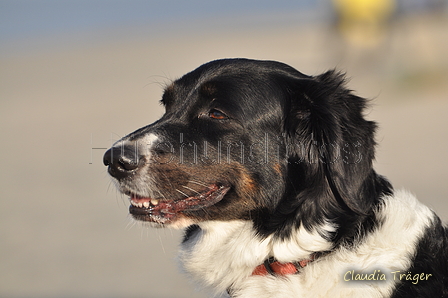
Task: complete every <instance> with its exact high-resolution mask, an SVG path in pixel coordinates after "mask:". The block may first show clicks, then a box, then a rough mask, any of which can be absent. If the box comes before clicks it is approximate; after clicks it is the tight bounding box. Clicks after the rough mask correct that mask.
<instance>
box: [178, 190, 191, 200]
mask: <svg viewBox="0 0 448 298" xmlns="http://www.w3.org/2000/svg"><path fill="white" fill-rule="evenodd" d="M176 191H177V192H178V193H180V194H183V195H184V196H185V197H187V198H189V197H190V196H189V195H187V194H186V193H184V192H182V191H181V190H178V189H177V188H176Z"/></svg>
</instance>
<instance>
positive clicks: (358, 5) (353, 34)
mask: <svg viewBox="0 0 448 298" xmlns="http://www.w3.org/2000/svg"><path fill="white" fill-rule="evenodd" d="M333 4H334V6H335V9H336V12H337V14H338V17H339V19H338V29H339V30H340V31H341V33H342V35H343V36H344V37H345V38H346V39H347V40H348V41H349V42H351V43H355V44H357V45H359V46H367V47H371V46H375V45H377V44H378V43H379V41H381V39H382V37H383V36H384V31H385V28H386V26H387V23H388V21H389V20H390V18H391V17H392V14H393V13H394V11H395V7H396V4H395V1H394V0H333Z"/></svg>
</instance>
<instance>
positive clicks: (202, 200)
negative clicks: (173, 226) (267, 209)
mask: <svg viewBox="0 0 448 298" xmlns="http://www.w3.org/2000/svg"><path fill="white" fill-rule="evenodd" d="M229 189H230V186H226V185H222V184H211V185H209V186H208V187H207V188H206V189H205V190H203V191H202V192H198V193H197V195H196V196H190V197H186V198H184V199H178V200H166V199H165V198H160V199H154V198H142V197H139V196H136V195H131V197H130V201H131V206H130V207H129V213H131V214H132V216H133V217H134V218H135V219H137V220H142V221H150V222H156V223H160V224H165V223H169V222H171V221H173V220H175V219H176V218H177V217H178V216H179V214H180V213H182V212H188V211H195V210H199V209H203V208H206V207H209V206H212V205H214V204H216V203H218V202H219V201H221V200H222V198H223V197H224V196H225V194H226V193H227V192H228V191H229Z"/></svg>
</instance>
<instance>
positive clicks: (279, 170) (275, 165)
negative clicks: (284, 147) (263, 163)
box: [273, 163, 283, 175]
mask: <svg viewBox="0 0 448 298" xmlns="http://www.w3.org/2000/svg"><path fill="white" fill-rule="evenodd" d="M273 168H274V171H275V172H276V173H277V174H279V175H282V174H283V173H282V166H281V165H280V164H279V163H276V164H274V166H273Z"/></svg>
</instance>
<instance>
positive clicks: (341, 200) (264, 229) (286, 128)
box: [104, 59, 388, 237]
mask: <svg viewBox="0 0 448 298" xmlns="http://www.w3.org/2000/svg"><path fill="white" fill-rule="evenodd" d="M161 102H162V104H163V105H164V107H165V109H166V112H165V114H164V115H163V116H162V118H160V119H159V120H158V121H156V122H155V123H153V124H151V125H148V126H146V127H143V128H141V129H139V130H137V131H135V132H133V133H131V134H129V135H128V136H126V137H124V138H123V139H122V140H120V141H118V142H117V143H116V144H115V145H114V146H113V147H112V148H111V149H110V150H108V151H107V152H106V154H105V156H104V163H105V164H106V165H107V166H108V167H109V173H110V174H111V175H112V176H113V177H114V178H115V180H116V182H117V185H118V187H119V189H120V191H121V192H123V193H124V194H126V195H128V196H129V197H130V200H131V207H130V213H131V214H132V215H133V217H134V218H136V219H138V220H142V221H148V222H153V223H157V224H160V225H171V226H182V227H184V226H188V225H191V224H195V223H200V222H204V221H211V220H221V221H225V220H233V219H243V220H252V221H254V224H255V226H256V227H257V228H258V230H259V232H260V233H262V234H263V233H266V234H268V233H272V232H273V231H280V232H281V233H283V234H284V233H288V227H290V226H291V225H297V224H303V226H304V227H305V228H310V227H311V226H313V225H316V224H323V223H325V222H331V223H333V224H334V225H336V226H339V227H341V226H344V225H343V223H342V222H341V221H342V220H344V221H354V222H356V221H357V220H356V219H357V218H359V217H360V216H361V217H362V216H363V215H366V214H368V213H369V211H370V209H371V207H372V205H373V204H374V203H375V200H377V198H378V194H379V193H381V192H383V191H384V190H385V189H387V188H388V184H387V182H385V181H384V180H382V179H381V178H380V177H378V176H376V174H375V172H374V171H373V170H372V160H373V157H374V131H375V124H374V123H373V122H371V121H367V120H365V119H364V117H363V114H362V113H363V109H364V108H365V104H366V101H365V100H364V99H362V98H360V97H358V96H355V95H354V94H352V93H351V92H350V91H349V90H347V89H345V87H344V78H343V76H342V75H340V74H338V73H336V72H333V71H330V72H327V73H324V74H322V75H320V76H316V77H311V76H306V75H304V74H302V73H300V72H298V71H297V70H295V69H293V68H291V67H290V66H287V65H285V64H282V63H278V62H272V61H254V60H246V59H227V60H218V61H213V62H210V63H207V64H205V65H202V66H201V67H199V68H197V69H196V70H194V71H192V72H190V73H188V74H186V75H185V76H183V77H182V78H180V79H178V80H176V81H174V82H173V83H172V84H171V85H170V86H168V87H167V88H166V90H165V93H164V95H163V98H162V100H161ZM341 218H343V219H341ZM333 236H335V237H336V234H335V235H333Z"/></svg>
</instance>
